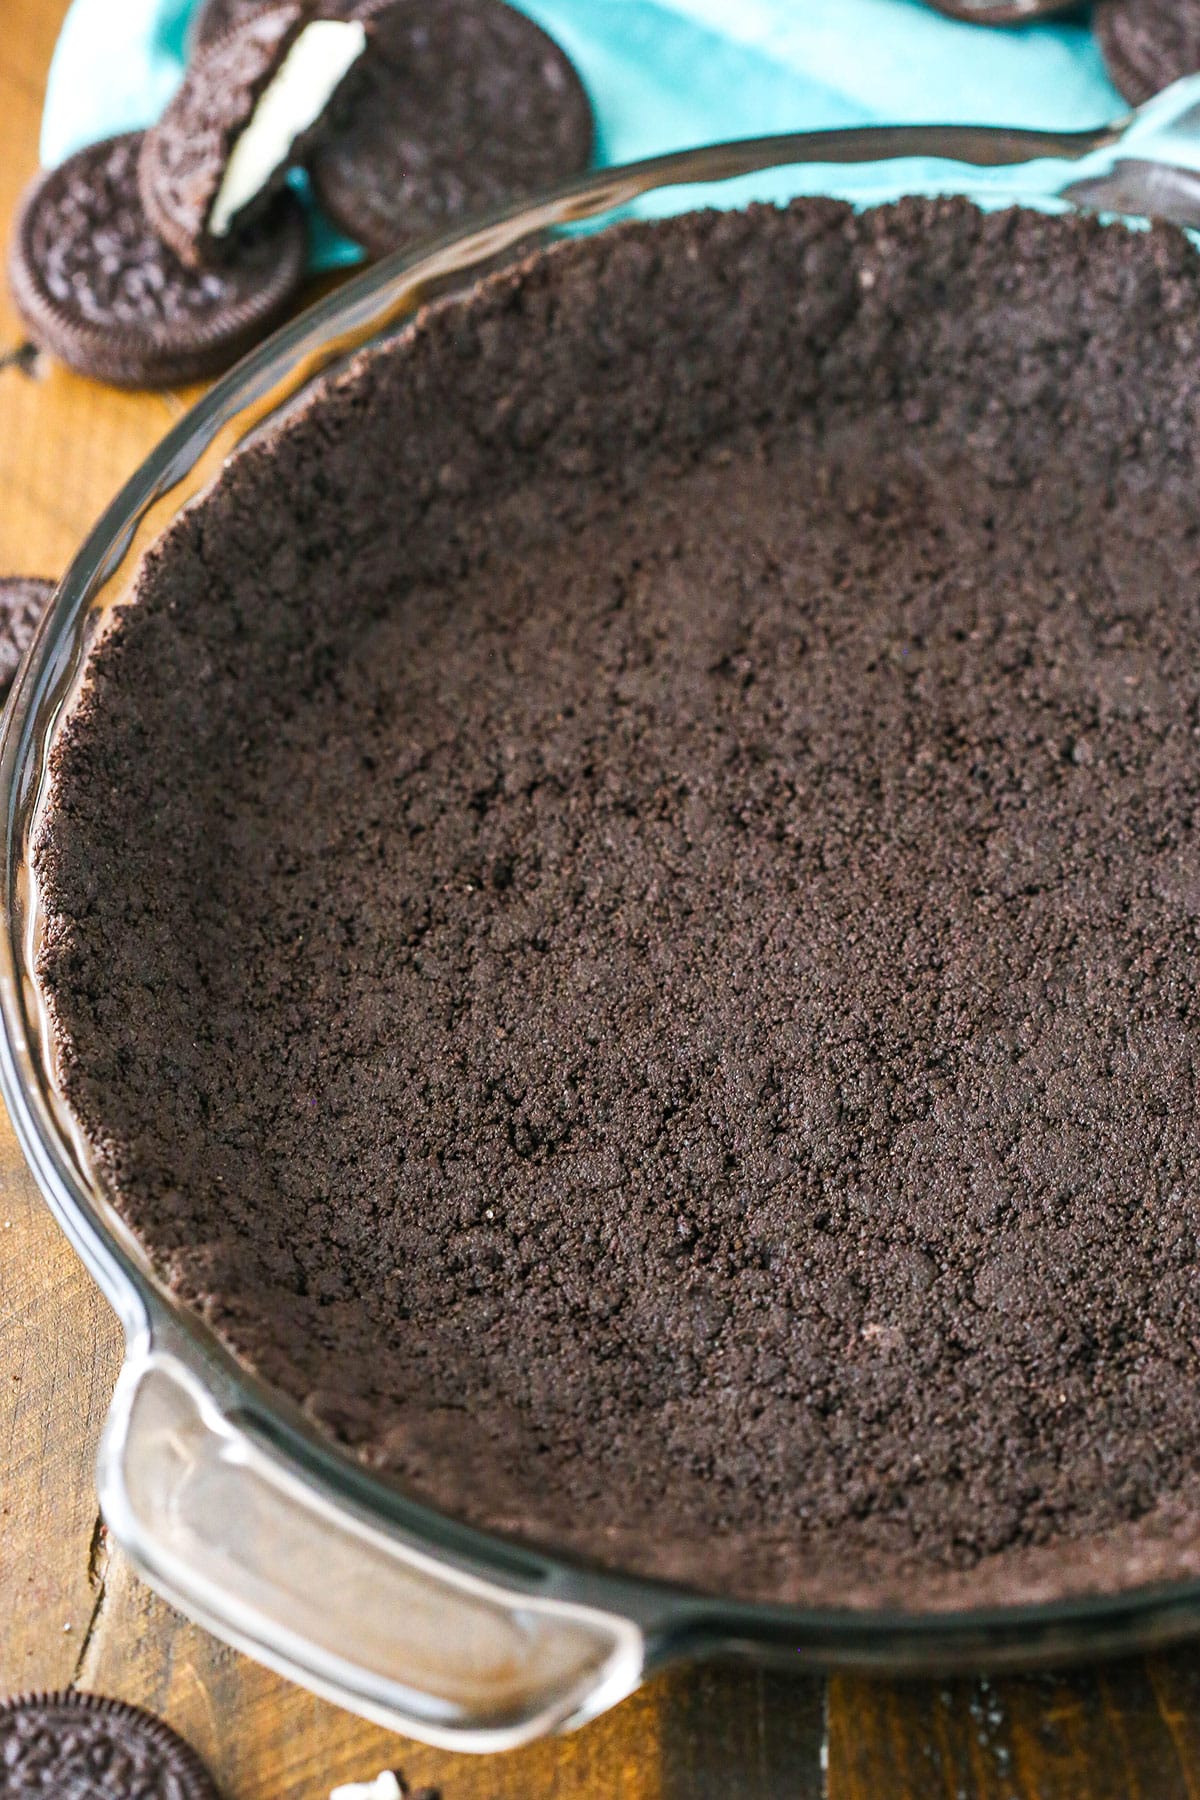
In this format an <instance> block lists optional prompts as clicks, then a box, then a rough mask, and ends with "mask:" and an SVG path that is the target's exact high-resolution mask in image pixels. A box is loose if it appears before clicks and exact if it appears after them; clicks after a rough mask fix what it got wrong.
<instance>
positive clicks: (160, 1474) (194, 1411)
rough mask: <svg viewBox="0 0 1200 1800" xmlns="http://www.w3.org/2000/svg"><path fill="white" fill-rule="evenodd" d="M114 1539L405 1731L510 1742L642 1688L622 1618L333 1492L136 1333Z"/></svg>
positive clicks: (109, 1468) (102, 1457) (501, 1745)
mask: <svg viewBox="0 0 1200 1800" xmlns="http://www.w3.org/2000/svg"><path fill="white" fill-rule="evenodd" d="M97 1480H98V1487H99V1493H100V1503H101V1508H102V1510H103V1514H104V1517H105V1520H106V1522H107V1524H108V1526H109V1529H110V1530H111V1531H112V1533H113V1535H114V1537H115V1538H116V1540H117V1541H118V1542H119V1543H120V1544H121V1546H122V1547H123V1548H124V1550H125V1551H126V1552H127V1553H128V1555H129V1556H130V1558H131V1559H132V1561H133V1563H134V1565H135V1566H136V1567H137V1568H138V1569H139V1571H140V1572H141V1573H142V1574H143V1575H144V1576H145V1577H146V1579H147V1580H148V1581H149V1582H150V1583H151V1584H152V1586H154V1587H155V1588H157V1589H158V1591H159V1592H160V1593H161V1594H163V1595H164V1597H165V1598H166V1599H168V1600H169V1601H171V1603H172V1604H174V1605H176V1606H177V1607H179V1609H180V1610H181V1611H183V1612H185V1613H187V1614H188V1615H189V1616H190V1617H192V1618H194V1619H196V1620H197V1621H198V1622H199V1623H200V1624H202V1625H206V1626H208V1627H209V1628H210V1629H212V1630H213V1631H215V1632H216V1633H217V1634H218V1635H219V1636H220V1637H222V1638H224V1639H225V1640H226V1641H227V1642H230V1643H233V1644H236V1645H237V1647H238V1648H239V1649H242V1650H244V1651H246V1652H247V1654H249V1655H250V1656H252V1657H254V1658H256V1659H257V1660H258V1661H259V1662H263V1663H266V1664H268V1665H269V1666H271V1667H272V1668H275V1669H277V1670H278V1671H279V1672H280V1673H281V1674H284V1675H286V1676H288V1677H290V1678H291V1679H292V1680H296V1681H299V1682H301V1683H303V1685H304V1686H306V1687H308V1688H310V1689H312V1690H314V1691H316V1692H318V1693H321V1694H323V1695H325V1697H326V1698H328V1699H331V1700H334V1701H336V1702H337V1703H338V1704H340V1705H343V1706H347V1707H349V1708H350V1709H351V1710H352V1711H355V1712H358V1713H361V1714H362V1715H364V1716H365V1717H367V1718H371V1719H374V1720H376V1721H377V1722H378V1723H380V1724H382V1725H385V1726H387V1727H389V1728H390V1729H392V1730H395V1731H398V1732H401V1733H403V1734H405V1735H406V1736H410V1737H415V1738H420V1739H423V1740H424V1741H425V1742H427V1743H433V1744H439V1745H442V1746H444V1747H446V1748H448V1749H456V1750H476V1751H493V1750H501V1749H508V1748H512V1747H514V1746H516V1745H517V1744H521V1743H524V1742H526V1741H528V1740H530V1739H532V1738H536V1737H540V1736H542V1735H544V1734H545V1733H546V1732H548V1731H553V1730H562V1729H565V1728H567V1727H569V1726H571V1725H575V1724H578V1723H581V1722H582V1721H583V1720H584V1719H586V1718H590V1717H591V1716H592V1715H594V1714H595V1713H597V1712H600V1711H603V1710H604V1709H605V1708H606V1707H609V1706H612V1705H614V1704H615V1703H616V1702H617V1701H618V1700H620V1699H623V1698H624V1696H625V1695H626V1694H627V1693H629V1692H631V1691H632V1689H633V1688H635V1687H636V1686H637V1684H638V1682H639V1680H640V1679H641V1677H642V1673H643V1666H644V1662H645V1643H644V1638H643V1634H642V1631H641V1630H640V1629H639V1627H638V1626H637V1625H636V1624H634V1623H633V1622H631V1621H630V1620H628V1619H624V1618H620V1617H617V1616H615V1615H613V1614H609V1613H604V1612H600V1611H595V1610H592V1609H591V1608H588V1607H585V1606H580V1605H578V1604H575V1603H573V1602H570V1603H569V1602H566V1601H563V1600H557V1599H554V1598H552V1597H546V1596H542V1595H531V1594H528V1593H526V1592H523V1591H521V1590H518V1589H506V1588H504V1587H502V1586H500V1585H498V1584H497V1583H496V1581H495V1580H494V1579H485V1578H483V1577H480V1576H476V1575H474V1574H471V1573H468V1572H467V1571H465V1570H462V1569H459V1568H457V1567H454V1566H452V1565H449V1564H447V1563H446V1562H445V1561H443V1560H434V1558H433V1557H431V1556H430V1555H429V1554H428V1552H426V1551H422V1550H420V1549H419V1548H417V1547H416V1546H415V1545H414V1544H413V1543H412V1542H410V1541H408V1540H407V1539H406V1538H405V1537H404V1536H403V1535H402V1534H401V1533H400V1532H398V1531H395V1532H393V1531H389V1530H386V1529H383V1528H381V1526H380V1525H378V1524H377V1523H370V1522H368V1521H367V1520H366V1519H365V1518H364V1517H361V1516H359V1515H358V1514H357V1513H355V1512H354V1511H352V1510H351V1509H350V1508H349V1507H348V1506H347V1504H346V1503H345V1502H344V1501H342V1500H340V1499H339V1500H338V1501H336V1502H335V1501H334V1500H333V1499H332V1498H330V1497H328V1496H327V1495H326V1494H324V1493H323V1492H322V1491H321V1489H320V1488H318V1487H317V1486H315V1485H314V1484H313V1482H312V1481H311V1479H310V1478H306V1479H304V1480H301V1479H300V1477H299V1475H298V1474H297V1473H296V1472H294V1471H293V1470H292V1469H290V1468H289V1466H288V1464H287V1462H286V1461H285V1459H284V1458H283V1457H282V1456H281V1455H279V1454H277V1453H276V1452H275V1451H274V1450H273V1449H272V1448H270V1447H269V1446H264V1445H263V1444H262V1443H260V1442H259V1441H258V1439H257V1438H254V1437H251V1436H250V1435H248V1434H247V1433H246V1432H245V1431H244V1430H242V1429H241V1427H240V1425H239V1424H238V1423H237V1422H235V1421H233V1420H231V1419H229V1418H228V1417H227V1416H226V1415H225V1414H224V1413H222V1412H221V1410H220V1409H219V1408H218V1407H217V1405H216V1404H215V1403H214V1401H213V1399H212V1396H211V1394H210V1393H209V1392H208V1391H207V1390H206V1388H205V1387H204V1386H203V1385H202V1384H201V1383H200V1382H199V1381H198V1379H197V1378H196V1376H195V1375H193V1374H192V1373H191V1371H190V1370H189V1369H188V1368H187V1367H186V1366H185V1365H184V1363H183V1362H181V1361H180V1360H179V1358H178V1357H177V1356H175V1355H173V1354H172V1353H171V1352H170V1351H169V1350H164V1349H162V1348H159V1347H155V1346H152V1345H151V1343H150V1341H149V1339H148V1338H147V1339H146V1340H144V1341H143V1342H142V1343H141V1344H140V1345H131V1346H130V1352H129V1355H128V1357H127V1360H126V1364H125V1367H124V1369H123V1371H122V1373H121V1377H120V1380H119V1382H118V1384H117V1388H116V1392H115V1394H114V1396H113V1401H112V1406H111V1408H110V1411H109V1415H108V1420H107V1422H106V1425H105V1430H104V1436H103V1439H102V1442H101V1446H100V1454H99V1461H98V1469H97Z"/></svg>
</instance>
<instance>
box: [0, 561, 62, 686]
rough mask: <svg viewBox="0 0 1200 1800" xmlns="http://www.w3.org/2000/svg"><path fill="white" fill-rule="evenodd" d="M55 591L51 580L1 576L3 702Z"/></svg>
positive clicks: (0, 684)
mask: <svg viewBox="0 0 1200 1800" xmlns="http://www.w3.org/2000/svg"><path fill="white" fill-rule="evenodd" d="M53 593H54V583H53V582H52V581H40V580H38V579H37V578H36V577H34V576H32V575H0V701H4V700H6V699H7V698H8V690H9V689H10V688H11V686H12V684H13V678H14V677H15V675H16V673H17V670H18V668H19V667H20V665H21V658H22V657H23V656H24V654H25V652H26V650H27V649H28V648H29V645H30V643H31V641H32V639H33V634H34V632H35V631H36V630H37V628H38V624H39V621H40V620H41V616H42V614H43V613H44V612H45V610H46V608H47V606H48V605H49V604H50V600H51V597H52V595H53Z"/></svg>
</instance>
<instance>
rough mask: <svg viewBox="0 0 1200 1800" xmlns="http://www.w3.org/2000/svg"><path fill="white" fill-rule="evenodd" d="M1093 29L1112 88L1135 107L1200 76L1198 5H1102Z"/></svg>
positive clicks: (1132, 0)
mask: <svg viewBox="0 0 1200 1800" xmlns="http://www.w3.org/2000/svg"><path fill="white" fill-rule="evenodd" d="M1095 26H1096V36H1097V37H1098V39H1099V40H1100V48H1101V50H1102V52H1103V54H1104V61H1105V63H1106V65H1107V67H1108V72H1109V75H1110V76H1111V77H1112V82H1113V86H1114V87H1116V88H1117V89H1118V90H1119V91H1120V92H1121V93H1122V94H1124V96H1125V98H1126V99H1127V100H1131V101H1132V102H1133V103H1134V105H1135V106H1140V105H1141V104H1142V102H1143V101H1144V100H1149V99H1150V98H1151V97H1152V96H1153V95H1155V94H1157V93H1159V92H1160V90H1161V89H1163V88H1165V87H1170V85H1171V83H1172V82H1173V81H1180V80H1182V78H1183V77H1184V76H1185V75H1194V74H1195V73H1196V71H1197V70H1200V0H1101V3H1100V5H1099V6H1097V8H1096V14H1095Z"/></svg>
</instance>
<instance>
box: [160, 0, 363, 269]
mask: <svg viewBox="0 0 1200 1800" xmlns="http://www.w3.org/2000/svg"><path fill="white" fill-rule="evenodd" d="M366 43H367V28H366V25H365V24H364V22H363V20H362V19H361V18H354V19H350V18H332V17H325V16H322V17H319V18H318V17H315V16H314V13H313V8H312V7H311V6H309V5H307V4H305V0H282V3H281V4H279V5H275V6H267V7H262V8H260V9H259V10H258V11H256V12H255V13H254V14H253V16H251V17H250V18H247V19H243V20H242V21H241V22H240V23H239V24H238V25H237V26H236V28H235V29H233V30H231V31H228V32H226V33H225V34H224V35H223V36H221V37H219V38H217V39H216V40H215V41H213V42H212V43H209V44H207V45H205V47H204V48H203V49H202V50H200V51H198V52H197V54H196V55H195V56H194V57H193V59H192V62H191V64H190V65H189V67H188V70H187V73H186V74H185V75H184V78H183V84H182V86H181V87H180V88H179V90H178V92H177V93H176V95H175V98H174V99H173V100H172V101H171V103H170V105H169V106H168V107H167V109H166V111H165V112H164V113H163V116H162V118H161V119H160V120H159V122H158V124H157V125H154V126H152V127H151V129H150V130H149V131H147V133H146V135H145V138H144V140H143V142H142V150H141V156H140V159H139V164H138V177H139V182H140V187H141V195H142V204H143V205H144V207H145V209H146V216H147V218H148V219H149V220H150V223H151V224H152V225H153V227H154V229H155V230H156V231H157V232H158V234H159V236H160V237H161V238H162V239H163V240H164V242H165V243H167V244H169V245H170V246H171V248H172V250H174V251H175V253H176V255H177V256H178V257H179V258H180V260H181V261H183V262H185V263H187V264H188V265H189V266H193V267H199V266H201V265H215V264H218V263H221V262H223V261H224V260H225V258H226V257H227V256H229V255H231V254H234V253H235V252H236V245H237V240H238V236H239V234H240V232H241V231H242V230H244V229H245V228H246V226H247V225H249V224H250V223H251V222H252V221H253V220H254V219H255V218H256V217H261V216H262V214H263V212H264V211H265V210H266V209H268V208H269V207H270V204H271V202H272V200H273V199H274V198H275V197H276V195H277V194H278V192H279V189H280V188H281V187H282V186H283V183H284V181H285V180H286V177H287V171H288V169H289V167H291V166H292V165H293V164H295V163H298V162H300V161H302V160H303V156H304V151H305V146H306V145H307V144H308V143H309V142H310V141H311V139H312V135H313V133H314V131H316V130H317V129H318V128H319V126H320V123H321V120H322V119H323V117H325V116H326V114H327V110H328V108H329V106H330V105H331V103H332V102H333V100H334V97H335V95H336V94H337V92H338V90H339V89H340V88H341V86H342V83H343V81H344V79H345V77H346V75H347V72H348V71H349V70H350V69H351V68H352V67H353V65H354V64H355V63H356V62H357V60H358V58H359V57H360V56H361V55H362V53H363V50H364V49H365V48H366Z"/></svg>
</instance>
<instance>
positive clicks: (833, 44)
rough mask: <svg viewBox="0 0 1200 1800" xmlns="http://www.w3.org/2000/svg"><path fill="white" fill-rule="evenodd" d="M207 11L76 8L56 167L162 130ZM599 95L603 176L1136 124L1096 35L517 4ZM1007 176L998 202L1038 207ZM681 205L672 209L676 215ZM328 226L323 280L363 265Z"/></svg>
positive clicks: (881, 177)
mask: <svg viewBox="0 0 1200 1800" xmlns="http://www.w3.org/2000/svg"><path fill="white" fill-rule="evenodd" d="M195 3H196V0H74V4H73V5H72V7H71V9H70V11H69V12H68V14H67V17H66V20H65V22H64V25H63V29H62V34H61V36H60V38H59V41H58V45H57V48H56V50H55V53H54V59H53V62H52V64H51V68H50V77H49V83H48V86H47V91H46V105H45V112H44V114H43V119H42V138H41V153H42V161H43V163H45V164H47V165H51V164H54V163H57V162H60V161H61V160H62V159H63V157H65V156H68V155H69V154H70V153H71V152H72V151H73V150H76V149H78V148H80V147H81V146H82V145H83V144H87V143H91V142H92V141H94V140H95V139H96V138H101V137H108V136H111V135H112V134H113V133H114V132H118V131H129V130H133V129H135V128H138V127H141V126H144V125H148V124H150V123H151V122H152V121H153V120H154V119H155V118H157V116H158V114H159V113H160V112H161V111H162V108H163V106H164V105H165V104H166V102H167V100H169V98H170V96H171V94H172V92H173V90H174V88H175V86H176V84H177V82H178V80H179V76H180V72H181V70H182V68H183V62H184V45H185V40H186V36H187V26H188V20H189V17H190V15H191V13H192V11H193V8H194V5H195ZM515 3H516V4H518V5H519V6H520V8H521V10H522V11H523V12H526V13H528V14H529V15H530V16H531V17H532V18H534V19H536V20H537V21H538V23H539V24H540V25H542V26H543V27H544V28H545V29H546V30H547V31H548V32H549V33H550V34H551V35H552V36H553V37H554V38H556V39H557V40H558V42H559V43H560V44H561V45H562V47H563V49H564V50H565V51H566V52H567V54H568V55H569V56H570V57H571V59H572V61H573V62H574V64H575V66H576V68H577V69H578V70H579V72H580V74H581V75H582V77H583V79H584V81H585V82H586V84H587V88H588V92H589V93H590V95H591V98H592V104H593V106H594V108H595V112H596V118H597V123H598V154H599V160H600V161H601V162H602V163H618V162H628V161H631V160H634V159H636V158H638V157H643V156H651V155H655V154H658V153H659V152H662V151H665V150H676V149H682V148H684V147H685V146H687V145H689V144H701V143H715V142H718V141H720V140H721V139H723V138H736V137H751V136H758V135H760V134H762V133H767V132H779V131H806V130H817V129H822V128H826V127H830V126H843V125H863V124H872V123H896V122H900V123H913V122H933V123H951V122H953V123H962V124H988V123H992V124H1007V125H1026V126H1053V127H1057V128H1059V129H1073V128H1079V129H1082V128H1085V127H1088V126H1093V125H1098V124H1102V123H1104V122H1105V121H1106V120H1109V119H1113V118H1116V117H1118V116H1119V115H1120V114H1121V113H1122V112H1123V111H1125V110H1126V109H1125V106H1124V103H1123V102H1122V100H1121V98H1120V96H1119V95H1118V94H1117V92H1116V90H1115V89H1114V88H1113V87H1112V85H1111V83H1110V82H1109V80H1108V77H1107V75H1106V74H1105V71H1104V65H1103V63H1102V61H1101V58H1100V53H1099V50H1098V49H1097V47H1096V44H1095V41H1094V39H1093V37H1092V35H1091V33H1090V32H1089V31H1088V29H1087V27H1086V26H1085V25H1083V24H1079V23H1072V24H1041V25H1028V26H1022V27H1018V28H1016V29H1013V28H1006V29H994V28H993V29H989V28H986V27H982V26H976V25H959V24H956V23H955V22H954V21H952V20H950V19H946V18H943V17H942V16H941V15H940V14H938V13H935V12H932V11H931V10H930V9H928V8H927V7H926V6H924V5H923V4H922V3H921V0H515ZM1030 179H1031V178H1030V177H1029V176H1028V175H1022V176H1021V177H1020V178H1019V180H1018V181H1017V182H1016V183H1015V184H1014V182H1013V178H1012V177H1011V176H1010V175H1008V174H1007V173H1006V172H1004V171H1001V172H999V173H998V174H997V173H996V172H991V173H990V174H989V175H988V176H987V177H985V178H984V184H985V185H987V184H989V183H990V185H991V187H992V189H993V190H994V191H995V193H996V196H997V198H998V199H1003V198H1005V197H1007V194H1008V193H1009V192H1010V191H1017V192H1024V191H1028V189H1029V186H1030ZM963 185H969V186H970V188H971V190H972V191H973V192H978V190H979V186H980V178H979V177H978V176H977V175H976V174H972V175H971V177H970V179H969V182H967V183H965V184H964V177H963V173H962V171H961V169H959V170H955V168H954V166H953V165H950V164H946V163H940V162H935V161H932V160H930V159H920V160H917V159H909V160H907V161H905V162H896V163H887V164H883V163H874V164H865V165H860V166H858V167H852V168H840V167H834V166H831V165H812V166H810V167H808V168H804V169H796V170H790V171H788V174H787V177H786V184H785V185H784V186H781V182H780V178H779V177H778V176H774V177H770V176H768V177H757V178H752V179H750V180H747V181H743V182H739V183H734V184H730V185H729V186H727V187H725V188H724V189H713V190H710V191H707V192H706V193H705V196H704V197H705V199H706V200H708V201H712V202H717V201H724V202H726V203H728V204H735V203H741V202H743V201H744V200H745V199H746V198H748V197H749V196H750V195H751V194H753V195H755V196H756V197H761V198H783V197H790V196H791V195H792V194H796V193H826V194H835V195H838V196H840V197H843V198H845V199H849V200H853V201H857V202H859V203H866V202H874V201H879V200H886V199H890V198H894V197H895V196H896V195H897V194H899V193H912V192H924V193H938V192H945V191H947V190H953V189H955V188H958V187H962V186H963ZM674 204H678V196H677V197H676V198H675V199H674V200H670V201H661V200H660V202H659V206H660V207H661V206H663V205H674ZM357 255H358V252H357V251H356V249H355V247H354V246H353V245H352V244H350V243H349V242H348V241H347V240H346V239H344V238H338V237H336V236H335V235H334V234H333V232H332V231H330V230H328V229H327V228H324V227H322V228H321V229H320V230H319V231H318V233H317V237H316V244H315V251H314V261H315V262H316V263H317V264H318V265H319V266H329V265H331V264H336V263H343V262H349V261H353V260H355V258H356V257H357Z"/></svg>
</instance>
